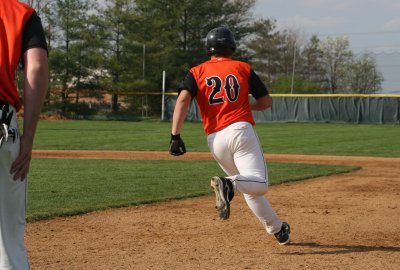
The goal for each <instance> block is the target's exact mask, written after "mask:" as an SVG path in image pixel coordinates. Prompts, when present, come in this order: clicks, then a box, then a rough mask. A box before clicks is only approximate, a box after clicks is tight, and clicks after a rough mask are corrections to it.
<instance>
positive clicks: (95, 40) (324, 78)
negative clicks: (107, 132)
mask: <svg viewBox="0 0 400 270" xmlns="http://www.w3.org/2000/svg"><path fill="white" fill-rule="evenodd" d="M25 2H26V3H28V4H29V5H31V6H32V7H33V8H35V9H36V11H37V13H38V14H39V16H40V17H41V19H42V23H43V26H44V30H45V34H46V38H47V42H48V49H49V67H50V91H49V97H48V101H50V100H52V101H54V103H55V104H58V106H59V109H60V110H61V111H62V112H66V111H68V108H69V107H70V106H71V104H73V103H75V104H78V103H79V99H80V93H82V92H83V91H84V92H85V93H89V94H90V95H92V96H96V95H98V94H99V90H101V91H107V92H109V93H112V110H113V111H114V112H117V111H118V110H119V96H120V94H121V93H124V92H126V91H140V92H155V91H160V89H161V87H162V72H163V71H164V70H165V71H166V74H167V77H166V89H167V90H169V91H176V89H177V85H178V84H179V82H180V81H181V80H182V78H183V76H184V75H185V74H186V72H187V70H188V69H189V68H190V67H192V66H195V65H197V64H199V63H200V62H202V61H204V60H206V59H207V58H208V57H207V55H206V52H205V39H204V38H205V36H206V34H207V33H208V31H209V30H211V29H212V28H215V27H218V26H221V25H223V26H227V27H229V28H230V29H231V30H232V31H233V32H234V34H235V38H236V41H237V44H238V49H237V52H236V53H235V58H237V59H240V60H244V61H248V62H250V63H251V64H252V66H253V69H254V70H255V71H256V72H257V73H258V74H259V75H260V77H261V78H262V79H263V80H264V82H265V83H266V84H267V86H268V87H269V90H270V92H271V93H376V92H377V91H379V90H380V89H381V82H382V81H383V77H382V74H381V73H380V72H379V71H378V70H377V67H376V62H375V59H374V58H373V57H372V56H371V55H369V54H368V53H364V54H362V55H356V54H354V53H353V52H352V51H351V49H350V44H349V40H348V39H347V38H346V37H336V38H332V37H327V38H325V39H320V38H319V37H318V36H317V35H313V36H311V37H310V38H307V37H305V36H304V35H301V34H300V33H299V32H298V31H294V30H291V29H283V30H280V29H278V28H277V26H276V20H274V19H260V18H257V19H255V18H254V17H253V12H254V6H255V2H256V1H255V0H228V1H227V0H214V1H209V2H207V3H204V4H200V3H199V1H197V0H108V1H93V0H27V1H25ZM71 95H73V97H74V101H71Z"/></svg>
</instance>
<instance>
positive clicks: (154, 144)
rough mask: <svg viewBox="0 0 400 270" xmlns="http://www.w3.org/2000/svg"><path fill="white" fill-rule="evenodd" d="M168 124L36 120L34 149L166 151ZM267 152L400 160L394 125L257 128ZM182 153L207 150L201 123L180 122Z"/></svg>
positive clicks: (275, 125)
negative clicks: (399, 158) (184, 151)
mask: <svg viewBox="0 0 400 270" xmlns="http://www.w3.org/2000/svg"><path fill="white" fill-rule="evenodd" d="M170 129H171V123H170V122H159V121H141V122H121V121H41V122H40V123H39V126H38V131H37V136H36V140H35V145H34V147H35V149H87V150H93V149H98V150H146V151H166V150H167V149H168V143H169V139H170V138H169V137H170V135H169V134H170ZM256 130H257V133H258V136H259V138H260V141H261V144H262V146H263V149H264V151H265V152H267V153H276V154H279V153H282V154H283V153H287V154H318V155H348V156H381V157H400V126H399V125H355V124H319V123H317V124H314V123H271V124H257V125H256ZM182 138H183V140H184V141H185V144H186V147H187V150H188V151H193V152H198V151H208V148H207V144H206V136H205V133H204V131H203V127H202V124H201V123H193V122H186V123H185V125H184V128H183V131H182Z"/></svg>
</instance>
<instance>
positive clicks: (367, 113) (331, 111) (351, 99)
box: [164, 94, 400, 124]
mask: <svg viewBox="0 0 400 270" xmlns="http://www.w3.org/2000/svg"><path fill="white" fill-rule="evenodd" d="M271 96H272V99H273V106H272V108H271V109H270V110H265V111H262V112H256V111H253V116H254V119H255V121H256V122H332V123H369V124H372V123H376V124H399V123H400V95H322V94H321V95H279V94H272V95H271ZM176 98H177V95H176V94H169V95H166V96H165V104H166V105H165V114H164V115H165V120H171V119H172V113H173V108H174V106H175V102H176ZM251 99H252V98H251ZM187 120H190V121H201V116H200V112H199V109H198V106H197V103H196V102H195V101H194V102H192V104H191V105H190V109H189V112H188V116H187Z"/></svg>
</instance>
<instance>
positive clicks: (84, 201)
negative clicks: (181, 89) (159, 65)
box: [27, 121, 400, 221]
mask: <svg viewBox="0 0 400 270" xmlns="http://www.w3.org/2000/svg"><path fill="white" fill-rule="evenodd" d="M170 126H171V123H169V122H159V121H143V122H117V121H115V122H113V121H56V122H53V121H41V122H40V123H39V126H38V131H37V136H36V140H35V145H34V148H35V149H80V150H81V149H83V150H84V149H87V150H146V151H167V149H168V143H169V134H170ZM256 129H257V132H258V135H259V137H260V141H261V143H262V145H263V148H264V151H265V152H267V153H292V154H322V155H358V156H388V157H399V156H400V140H399V139H398V138H399V137H400V136H399V135H400V129H399V126H386V125H347V124H259V125H256ZM182 137H183V139H184V141H185V143H186V146H187V150H188V151H208V149H207V146H206V138H205V134H204V131H203V129H202V125H201V123H190V122H188V123H186V124H185V126H184V131H183V132H182ZM356 169H358V168H357V167H350V166H333V165H332V166H331V165H313V164H285V163H269V177H270V183H271V184H279V183H282V182H287V181H296V180H303V179H308V178H314V177H318V176H323V175H331V174H337V173H344V172H350V171H353V170H356ZM213 175H223V173H222V171H221V170H220V168H219V167H218V165H217V164H216V162H215V161H179V160H176V161H161V160H160V161H157V160H152V161H149V160H141V161H137V160H136V161H135V160H122V161H121V160H69V159H34V160H33V161H32V166H31V172H30V175H29V191H28V210H27V215H28V220H30V221H34V220H40V219H44V218H50V217H54V216H64V215H74V214H80V213H86V212H90V211H94V210H99V209H106V208H110V207H122V206H127V205H137V204H143V203H151V202H158V201H165V200H172V199H182V198H189V197H195V196H201V195H206V194H211V192H212V191H211V189H210V187H209V180H210V177H211V176H213Z"/></svg>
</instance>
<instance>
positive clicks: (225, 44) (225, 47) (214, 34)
mask: <svg viewBox="0 0 400 270" xmlns="http://www.w3.org/2000/svg"><path fill="white" fill-rule="evenodd" d="M206 48H207V55H222V56H231V55H232V54H233V53H234V52H235V50H236V41H235V37H234V36H233V33H232V32H231V30H229V28H227V27H217V28H214V29H212V30H211V31H210V32H208V34H207V37H206Z"/></svg>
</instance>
